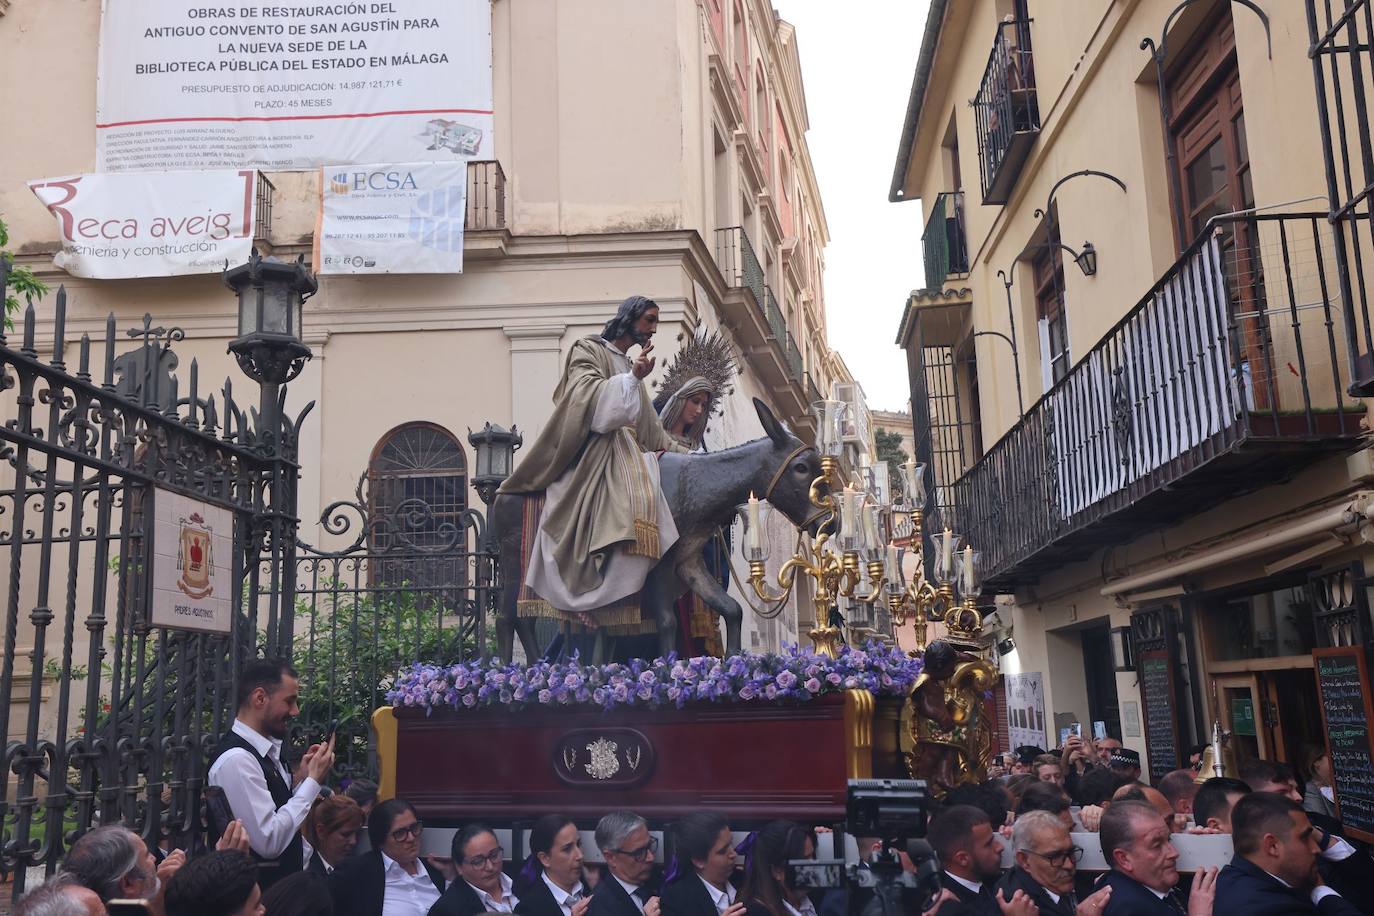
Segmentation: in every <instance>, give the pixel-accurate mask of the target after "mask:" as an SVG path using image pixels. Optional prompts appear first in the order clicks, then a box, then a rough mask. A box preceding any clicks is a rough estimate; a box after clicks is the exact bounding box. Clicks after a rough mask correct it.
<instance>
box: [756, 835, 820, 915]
mask: <svg viewBox="0 0 1374 916" xmlns="http://www.w3.org/2000/svg"><path fill="white" fill-rule="evenodd" d="M737 851H738V852H742V853H744V854H745V857H744V886H743V887H741V888H740V891H739V899H740V900H741V901H743V902H744V905H745V906H746V907H747V909H746V910H745V913H746V916H816V908H815V907H814V906H813V905H812V904H811V900H810V899H809V898H808V897H807V893H806V888H795V887H792V886H791V885H789V884H788V883H787V863H788V862H789V861H790V860H792V859H813V858H815V856H816V834H815V832H814V831H811V830H806V829H803V828H802V827H801V826H800V825H799V824H795V823H793V822H792V821H770V822H769V823H768V824H767V825H766V826H765V827H764V828H763V829H762V830H760V831H758V832H757V833H751V834H750V835H749V838H748V839H746V840H745V841H744V842H743V843H741V844H740V846H739V849H738V850H737Z"/></svg>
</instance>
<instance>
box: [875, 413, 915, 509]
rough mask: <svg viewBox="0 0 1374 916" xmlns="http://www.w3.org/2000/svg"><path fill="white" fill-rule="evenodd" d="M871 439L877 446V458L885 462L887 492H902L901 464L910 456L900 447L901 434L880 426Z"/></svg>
mask: <svg viewBox="0 0 1374 916" xmlns="http://www.w3.org/2000/svg"><path fill="white" fill-rule="evenodd" d="M873 441H874V442H875V443H876V445H877V446H878V460H879V461H886V462H887V475H888V477H887V480H888V484H889V485H890V486H891V489H890V490H889V492H891V493H900V492H902V470H901V469H902V465H903V464H904V463H906V460H907V459H908V458H909V457H911V456H910V455H908V454H907V453H906V451H905V450H904V449H903V448H902V434H901V433H899V432H892V431H889V430H886V429H883V428H882V427H881V426H880V427H878V429H877V431H876V432H874V434H873Z"/></svg>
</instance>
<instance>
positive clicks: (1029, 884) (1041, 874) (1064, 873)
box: [997, 811, 1112, 916]
mask: <svg viewBox="0 0 1374 916" xmlns="http://www.w3.org/2000/svg"><path fill="white" fill-rule="evenodd" d="M1011 845H1012V848H1013V849H1014V850H1016V864H1015V865H1014V866H1012V868H1011V870H1010V871H1008V872H1007V874H1006V876H1005V877H1003V878H1002V881H1001V883H1000V884H998V885H997V895H998V897H999V898H1001V901H1007V904H1006V905H1005V906H1004V905H1003V904H1002V903H1001V901H999V902H998V904H997V905H998V908H999V909H1001V910H1003V911H1004V912H1006V913H1008V914H1009V916H1010V914H1012V913H1017V914H1019V913H1021V912H1029V913H1031V914H1039V916H1102V910H1103V905H1104V904H1105V903H1106V902H1107V900H1108V899H1109V898H1110V897H1111V894H1112V892H1111V890H1109V889H1104V890H1100V891H1097V892H1096V893H1094V894H1092V895H1091V896H1089V897H1087V898H1085V899H1084V900H1082V901H1081V902H1080V901H1078V900H1077V899H1076V898H1075V897H1074V891H1073V885H1074V878H1075V877H1076V876H1077V874H1078V862H1079V860H1080V859H1082V858H1083V850H1082V849H1079V848H1078V847H1077V846H1075V845H1073V839H1072V838H1071V837H1070V836H1069V830H1068V828H1067V827H1065V826H1064V823H1063V821H1061V820H1060V819H1059V818H1058V817H1056V816H1055V815H1053V814H1051V813H1049V812H1048V811H1029V812H1027V813H1025V814H1023V815H1021V816H1020V817H1018V818H1017V819H1016V825H1015V827H1014V828H1013V829H1012V834H1011ZM1022 907H1024V909H1022Z"/></svg>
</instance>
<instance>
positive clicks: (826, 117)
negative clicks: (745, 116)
mask: <svg viewBox="0 0 1374 916" xmlns="http://www.w3.org/2000/svg"><path fill="white" fill-rule="evenodd" d="M773 5H774V7H775V8H776V9H777V10H778V12H779V13H781V14H782V17H783V18H784V19H786V20H787V21H788V22H790V23H792V24H793V25H795V26H796V27H797V46H798V49H799V50H800V52H801V62H802V79H803V80H804V82H805V84H806V104H807V110H808V112H809V113H810V116H811V131H810V133H809V134H807V142H808V144H809V146H810V148H811V160H812V162H813V163H814V165H815V168H816V179H817V181H819V182H820V187H821V199H822V201H823V203H824V204H825V216H826V221H827V222H828V223H829V225H830V245H829V247H828V248H826V252H825V298H826V309H827V315H828V321H829V325H830V346H831V347H832V348H834V349H836V350H838V351H840V353H841V354H842V355H843V356H844V360H845V363H846V364H848V366H849V370H850V371H851V372H853V373H854V376H855V377H856V378H857V379H858V380H859V382H860V383H861V384H862V385H863V388H864V394H865V395H867V398H868V406H869V407H870V408H873V409H878V410H905V409H906V406H907V402H908V400H909V399H910V397H911V392H910V388H909V385H908V382H907V375H906V357H905V355H904V354H903V352H902V351H901V350H900V349H898V347H897V345H896V344H895V343H894V342H893V341H895V340H896V338H897V323H898V322H899V321H900V320H901V311H902V305H903V303H905V301H906V297H907V294H908V293H910V291H911V290H912V289H913V288H914V287H918V286H920V285H921V283H922V274H923V273H924V266H923V264H922V259H921V230H922V228H923V220H922V219H921V205H920V204H918V203H904V204H890V203H888V202H887V191H888V186H889V185H890V183H891V181H892V166H893V163H894V162H895V161H896V158H897V139H898V137H899V135H900V134H901V132H902V119H903V117H904V115H905V114H906V102H907V95H908V93H909V92H910V90H911V77H912V74H913V73H914V72H915V70H916V57H917V54H918V52H919V50H920V45H921V33H922V30H923V29H924V28H925V21H926V9H927V7H928V6H929V3H928V0H864V2H863V3H862V4H855V3H837V2H835V0H773ZM860 9H861V10H862V11H863V14H862V15H856V10H860Z"/></svg>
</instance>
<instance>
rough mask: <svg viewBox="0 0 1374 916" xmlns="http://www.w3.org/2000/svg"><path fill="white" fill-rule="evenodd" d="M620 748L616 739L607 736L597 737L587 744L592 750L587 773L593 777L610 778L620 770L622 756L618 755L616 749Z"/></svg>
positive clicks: (589, 749) (588, 748)
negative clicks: (612, 739)
mask: <svg viewBox="0 0 1374 916" xmlns="http://www.w3.org/2000/svg"><path fill="white" fill-rule="evenodd" d="M619 749H620V746H619V745H617V744H616V743H615V742H614V741H611V740H609V739H607V738H597V739H596V740H595V741H593V742H592V743H591V744H588V745H587V750H588V751H590V752H591V755H592V760H591V763H589V764H587V766H586V770H587V775H588V776H590V777H591V778H592V779H610V778H611V777H612V776H614V775H615V774H616V773H619V772H620V758H619V757H617V756H616V751H618V750H619Z"/></svg>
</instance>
